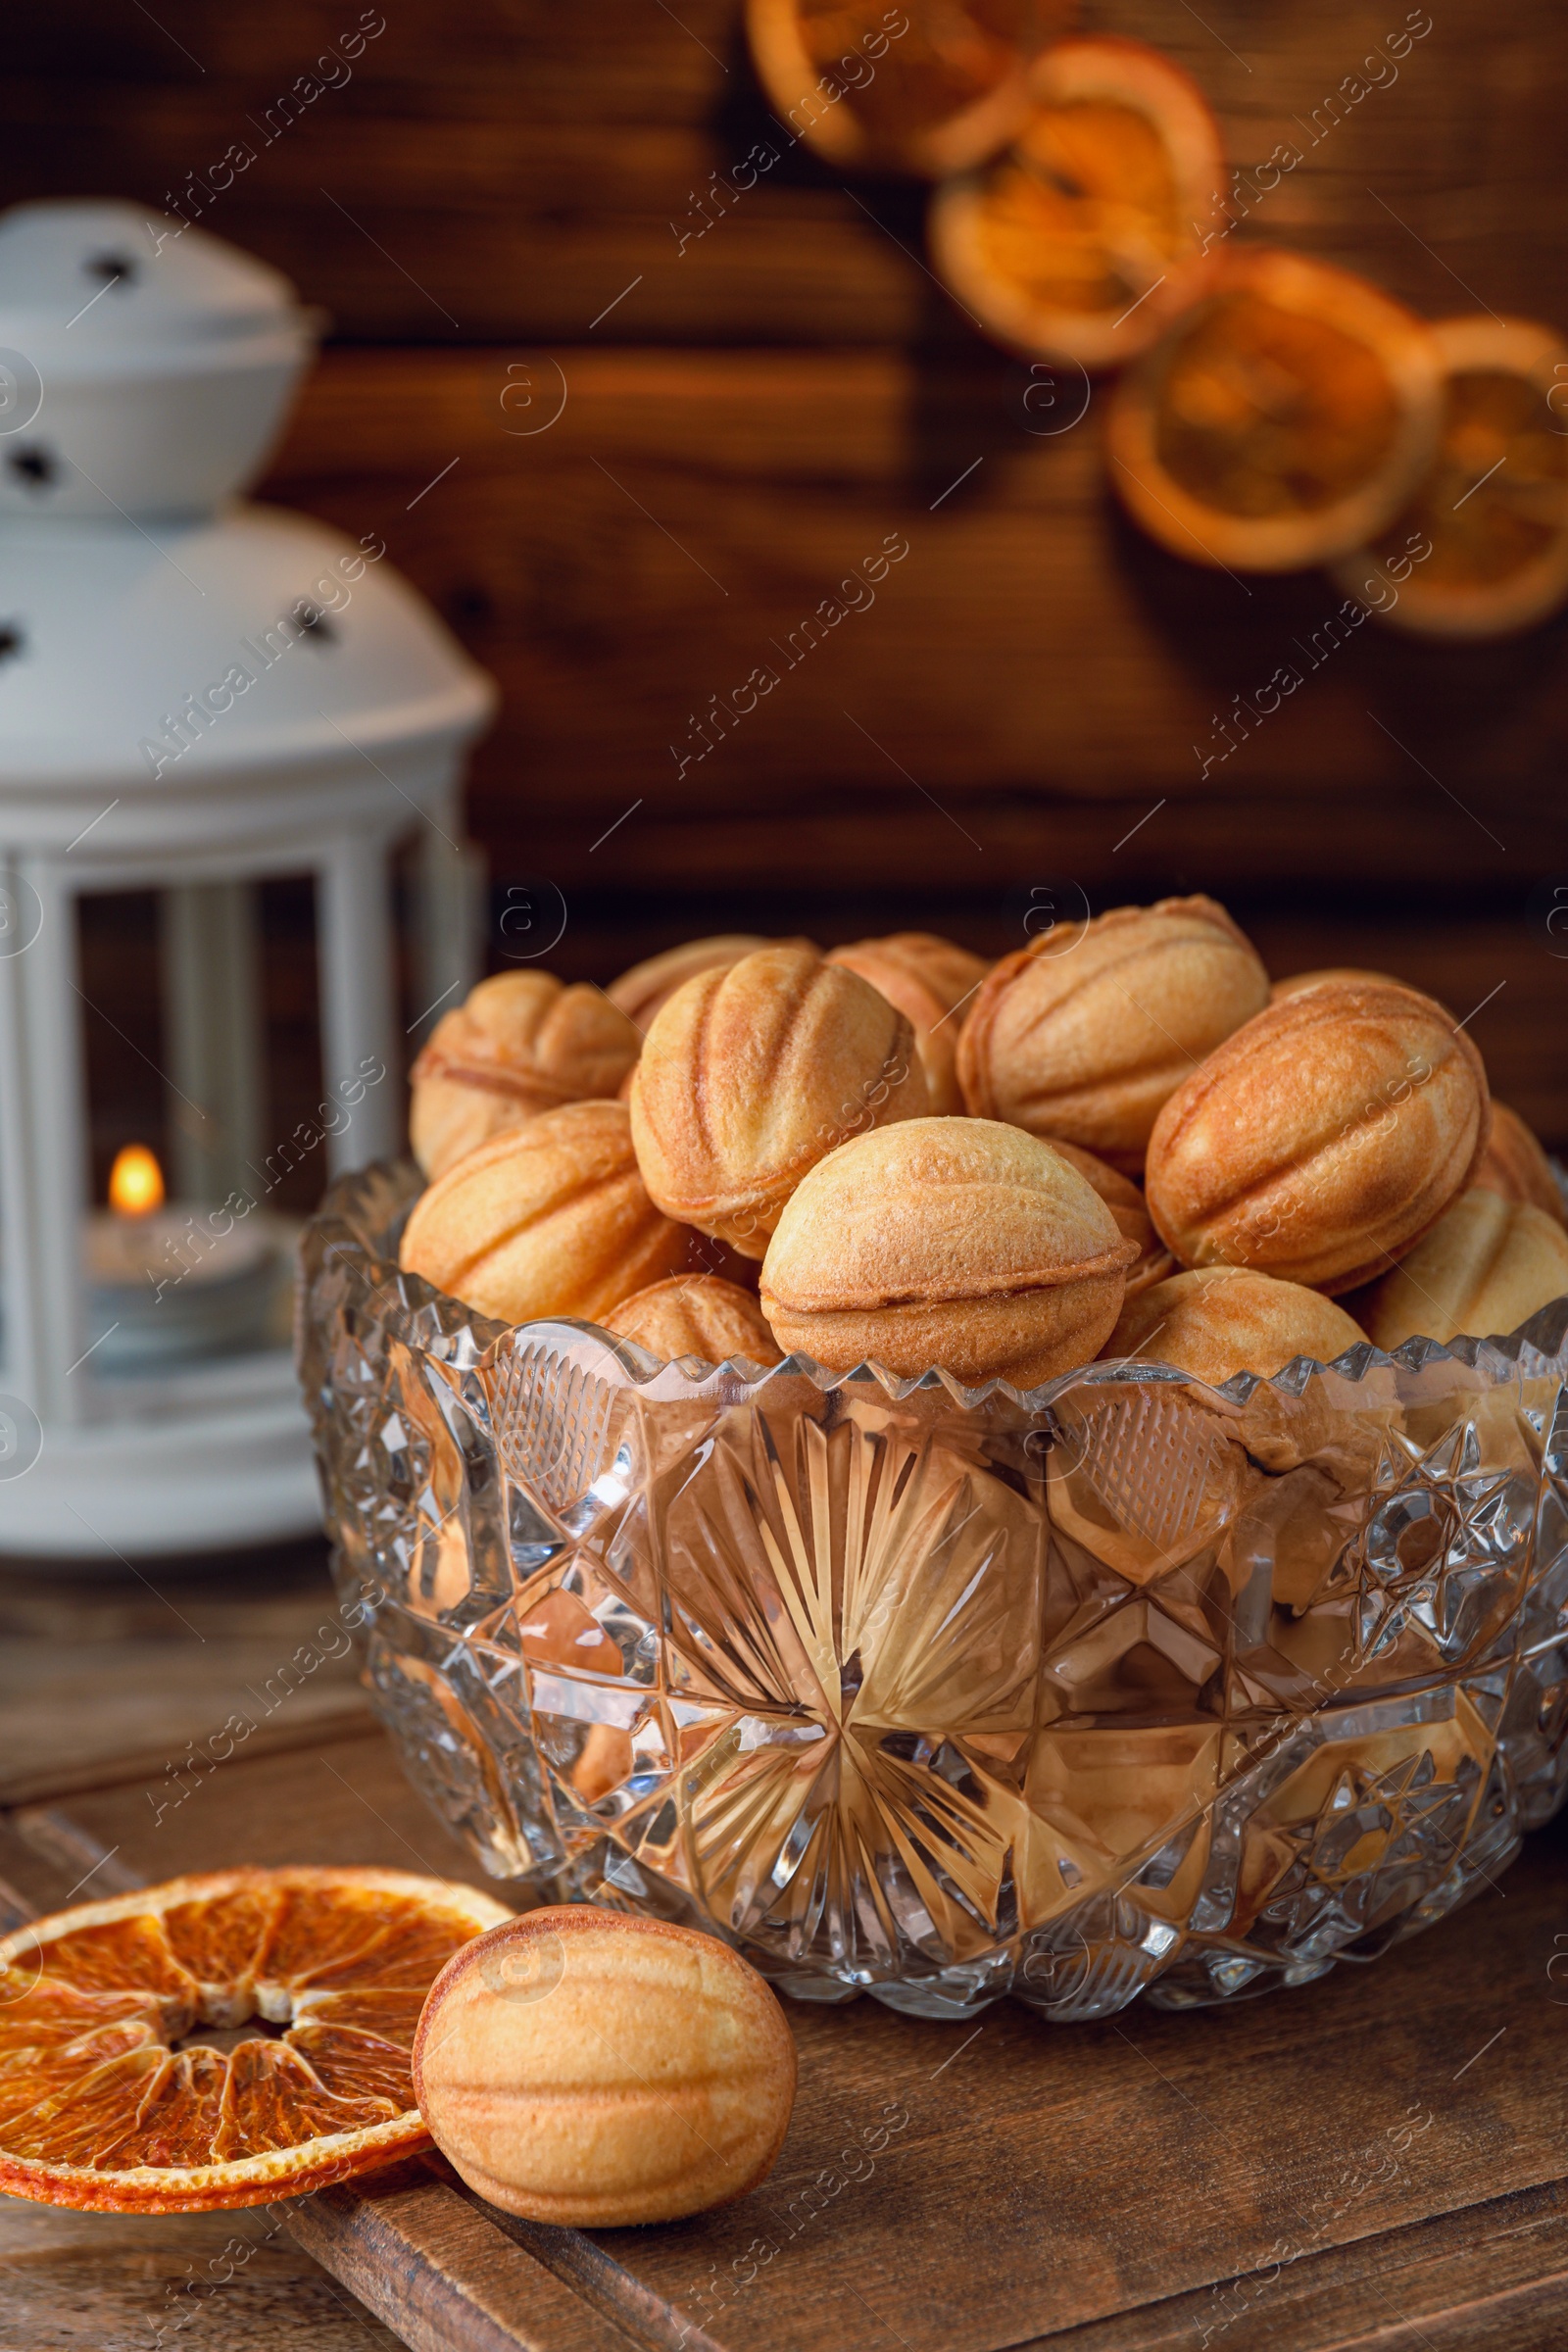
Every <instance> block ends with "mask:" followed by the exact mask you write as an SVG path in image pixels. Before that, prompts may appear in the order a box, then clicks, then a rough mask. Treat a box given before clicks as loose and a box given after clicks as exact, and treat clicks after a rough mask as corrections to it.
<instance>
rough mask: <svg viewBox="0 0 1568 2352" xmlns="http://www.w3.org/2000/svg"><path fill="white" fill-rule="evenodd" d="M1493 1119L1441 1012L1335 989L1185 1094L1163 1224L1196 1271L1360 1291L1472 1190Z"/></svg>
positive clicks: (1201, 1073) (1245, 1033)
mask: <svg viewBox="0 0 1568 2352" xmlns="http://www.w3.org/2000/svg"><path fill="white" fill-rule="evenodd" d="M1490 1113H1491V1104H1490V1098H1489V1095H1488V1090H1487V1074H1486V1070H1485V1068H1484V1067H1483V1065H1482V1060H1481V1056H1480V1054H1478V1053H1477V1052H1476V1049H1475V1047H1474V1046H1473V1045H1472V1044H1471V1042H1470V1039H1469V1038H1468V1037H1467V1036H1466V1035H1465V1033H1464V1031H1463V1030H1460V1029H1455V1027H1454V1025H1453V1023H1452V1021H1451V1020H1450V1019H1449V1017H1448V1015H1447V1013H1446V1011H1445V1010H1444V1008H1443V1006H1442V1005H1439V1004H1437V1003H1435V1002H1434V1000H1433V999H1432V998H1431V997H1423V996H1420V995H1418V994H1417V992H1416V991H1415V990H1414V989H1413V988H1400V987H1394V986H1388V985H1383V984H1380V983H1378V982H1375V981H1325V982H1324V983H1323V984H1322V986H1321V987H1317V988H1311V989H1306V990H1304V991H1302V992H1301V993H1300V994H1299V995H1298V996H1293V997H1284V998H1282V999H1281V1000H1280V1002H1279V1003H1278V1004H1276V1005H1270V1006H1269V1007H1268V1009H1267V1011H1266V1012H1260V1013H1258V1014H1257V1016H1256V1017H1255V1019H1253V1020H1250V1021H1249V1022H1248V1023H1247V1025H1246V1027H1245V1028H1242V1029H1238V1030H1237V1031H1236V1032H1235V1033H1234V1034H1233V1035H1232V1036H1230V1037H1228V1038H1227V1039H1226V1040H1225V1042H1224V1043H1223V1044H1222V1045H1220V1046H1218V1047H1216V1049H1215V1050H1214V1052H1213V1053H1212V1054H1209V1055H1208V1057H1207V1059H1206V1060H1205V1061H1203V1062H1202V1063H1201V1065H1200V1066H1199V1067H1198V1068H1197V1069H1196V1070H1194V1071H1193V1072H1192V1074H1191V1076H1190V1077H1188V1078H1186V1079H1185V1080H1184V1081H1183V1082H1182V1084H1181V1085H1180V1086H1178V1087H1177V1089H1176V1091H1175V1093H1174V1094H1173V1095H1172V1096H1171V1097H1170V1100H1169V1101H1168V1102H1167V1103H1166V1104H1165V1106H1164V1108H1163V1109H1162V1110H1161V1111H1160V1114H1159V1116H1158V1118H1157V1120H1156V1121H1155V1123H1154V1131H1153V1134H1152V1137H1151V1138H1150V1145H1149V1167H1148V1172H1147V1178H1146V1198H1147V1199H1148V1201H1149V1209H1150V1214H1151V1215H1152V1218H1153V1220H1154V1223H1155V1225H1156V1227H1157V1228H1158V1230H1159V1233H1160V1235H1161V1237H1162V1239H1163V1240H1164V1242H1165V1243H1166V1245H1167V1247H1168V1248H1169V1249H1170V1250H1173V1251H1174V1252H1175V1254H1176V1256H1177V1257H1178V1258H1179V1259H1180V1261H1181V1263H1182V1264H1183V1265H1184V1266H1216V1265H1239V1266H1250V1267H1251V1268H1252V1269H1253V1271H1254V1272H1256V1273H1259V1274H1273V1275H1277V1276H1279V1277H1280V1278H1281V1280H1283V1281H1288V1282H1302V1283H1306V1284H1308V1285H1309V1286H1310V1287H1311V1288H1313V1289H1314V1290H1321V1291H1327V1292H1329V1293H1330V1294H1331V1295H1336V1294H1338V1293H1339V1292H1341V1291H1349V1290H1354V1289H1356V1288H1357V1286H1358V1285H1360V1284H1361V1283H1364V1282H1366V1281H1367V1280H1368V1279H1369V1278H1370V1277H1372V1276H1374V1275H1376V1274H1379V1273H1381V1272H1382V1271H1383V1270H1384V1269H1385V1268H1386V1267H1387V1266H1388V1265H1389V1264H1390V1263H1391V1262H1392V1261H1393V1260H1394V1259H1395V1258H1397V1257H1398V1256H1399V1255H1400V1254H1401V1253H1402V1252H1403V1251H1404V1250H1408V1249H1409V1248H1410V1246H1411V1244H1412V1243H1413V1242H1415V1241H1417V1240H1419V1238H1420V1236H1421V1235H1422V1234H1423V1233H1425V1232H1426V1230H1427V1228H1428V1227H1429V1226H1431V1225H1434V1224H1436V1222H1437V1220H1438V1218H1439V1217H1441V1216H1442V1214H1443V1212H1444V1210H1445V1209H1446V1207H1447V1206H1448V1204H1449V1202H1450V1201H1453V1200H1455V1199H1456V1198H1457V1196H1458V1195H1459V1194H1460V1193H1461V1192H1463V1190H1464V1189H1465V1187H1466V1185H1468V1184H1469V1183H1470V1182H1471V1180H1472V1177H1473V1175H1474V1173H1475V1170H1476V1168H1477V1167H1478V1166H1479V1164H1480V1162H1481V1158H1482V1155H1483V1154H1484V1152H1485V1151H1486V1148H1487V1135H1488V1129H1489V1125H1490Z"/></svg>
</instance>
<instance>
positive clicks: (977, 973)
mask: <svg viewBox="0 0 1568 2352" xmlns="http://www.w3.org/2000/svg"><path fill="white" fill-rule="evenodd" d="M827 959H828V961H829V963H842V964H843V965H844V967H845V969H846V971H851V972H858V973H859V975H860V978H861V979H862V980H869V981H870V983H871V986H872V987H873V988H875V989H878V990H880V991H881V993H882V995H883V996H884V997H886V999H887V1001H888V1003H889V1004H890V1005H897V1006H898V1008H899V1010H900V1011H901V1012H903V1013H907V1015H908V1018H909V1022H910V1025H911V1026H912V1028H913V1030H914V1045H915V1052H916V1053H917V1054H919V1056H920V1062H921V1066H922V1068H923V1069H924V1071H925V1085H926V1097H927V1102H928V1105H929V1107H930V1109H931V1110H932V1111H933V1112H934V1113H937V1114H941V1113H945V1112H948V1111H959V1110H962V1108H963V1095H962V1092H961V1090H960V1089H959V1086H958V1076H957V1068H956V1064H957V1058H958V1038H959V1034H960V1032H961V1030H962V1027H963V1014H962V1012H961V1011H960V1010H959V1007H960V1006H961V1005H963V1002H964V1000H965V998H967V997H970V996H972V995H973V993H974V991H975V990H976V989H977V988H978V987H979V985H980V982H981V981H982V980H983V979H984V978H985V976H986V974H987V972H988V971H989V970H990V969H991V966H990V964H989V963H988V962H987V960H986V958H985V957H984V956H971V955H970V953H969V951H968V949H967V948H958V947H955V946H954V944H953V942H952V940H951V939H939V938H938V937H937V935H936V933H935V932H934V931H895V932H893V933H891V934H890V936H889V937H888V938H886V939H857V940H854V941H852V942H851V944H850V946H849V947H847V948H831V949H829V951H828V958H827Z"/></svg>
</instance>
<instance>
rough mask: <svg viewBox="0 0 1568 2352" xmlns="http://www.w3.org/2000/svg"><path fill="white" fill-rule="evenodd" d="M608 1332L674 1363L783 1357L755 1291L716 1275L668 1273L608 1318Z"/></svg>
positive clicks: (765, 1361)
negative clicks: (687, 1358) (693, 1358)
mask: <svg viewBox="0 0 1568 2352" xmlns="http://www.w3.org/2000/svg"><path fill="white" fill-rule="evenodd" d="M605 1329H606V1330H607V1331H613V1332H614V1333H615V1335H616V1337H617V1338H619V1339H623V1340H635V1341H636V1343H637V1345H638V1347H639V1348H647V1349H648V1352H649V1354H650V1355H660V1356H662V1357H663V1359H664V1361H665V1362H666V1363H671V1364H672V1363H674V1362H675V1361H676V1360H677V1358H678V1357H680V1356H683V1355H699V1356H701V1357H702V1359H703V1361H704V1363H706V1364H722V1363H725V1362H727V1361H728V1359H729V1357H730V1356H732V1355H739V1356H744V1357H745V1358H746V1360H747V1361H748V1362H749V1363H753V1364H776V1363H777V1362H778V1361H779V1358H780V1350H779V1347H778V1343H777V1341H776V1340H775V1339H774V1337H773V1334H772V1333H771V1332H770V1331H769V1329H768V1327H767V1325H766V1324H765V1323H764V1322H763V1320H762V1310H761V1308H760V1306H759V1305H758V1303H757V1298H756V1295H755V1293H753V1292H751V1291H743V1290H740V1289H738V1288H737V1286H736V1285H735V1284H734V1283H733V1282H725V1281H724V1280H723V1279H722V1277H721V1276H719V1275H717V1274H669V1275H666V1276H665V1278H664V1280H663V1281H662V1282H655V1283H650V1285H649V1287H648V1289H647V1290H646V1291H636V1292H634V1293H633V1295H632V1297H631V1298H629V1299H622V1301H621V1303H620V1305H619V1306H617V1307H616V1308H615V1310H614V1312H613V1314H610V1315H607V1316H606V1317H605Z"/></svg>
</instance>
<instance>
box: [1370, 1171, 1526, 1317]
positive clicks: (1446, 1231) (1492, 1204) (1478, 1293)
mask: <svg viewBox="0 0 1568 2352" xmlns="http://www.w3.org/2000/svg"><path fill="white" fill-rule="evenodd" d="M1565 1294H1568V1233H1565V1232H1564V1231H1563V1228H1562V1226H1561V1225H1560V1223H1559V1222H1558V1220H1557V1219H1556V1218H1555V1217H1548V1216H1547V1214H1546V1212H1545V1210H1544V1208H1537V1207H1536V1205H1535V1203H1534V1201H1506V1200H1504V1199H1503V1197H1502V1195H1501V1194H1500V1193H1495V1192H1492V1191H1490V1190H1487V1189H1485V1188H1483V1187H1482V1186H1481V1185H1479V1184H1477V1185H1473V1186H1472V1187H1471V1188H1470V1190H1469V1191H1468V1192H1467V1193H1464V1194H1462V1195H1461V1197H1460V1198H1459V1199H1458V1200H1457V1201H1454V1203H1453V1205H1452V1207H1451V1208H1450V1209H1448V1210H1447V1212H1446V1214H1445V1215H1444V1216H1442V1217H1440V1218H1439V1220H1438V1222H1437V1224H1436V1225H1434V1226H1433V1227H1432V1228H1431V1230H1430V1231H1429V1232H1428V1233H1425V1234H1424V1235H1423V1236H1422V1238H1421V1239H1420V1241H1418V1242H1417V1243H1416V1245H1415V1247H1414V1249H1413V1250H1406V1251H1405V1253H1404V1255H1403V1256H1402V1257H1401V1258H1400V1260H1399V1262H1398V1264H1397V1266H1395V1267H1394V1269H1393V1270H1392V1272H1390V1273H1388V1274H1385V1275H1383V1276H1382V1277H1381V1279H1380V1280H1379V1281H1377V1282H1374V1283H1372V1284H1370V1285H1369V1286H1368V1288H1367V1289H1366V1290H1364V1291H1363V1292H1362V1293H1361V1294H1360V1296H1359V1298H1358V1299H1356V1300H1355V1307H1356V1312H1357V1313H1358V1314H1359V1316H1360V1318H1361V1321H1362V1323H1363V1324H1364V1325H1365V1327H1366V1333H1367V1337H1368V1338H1369V1339H1370V1340H1371V1341H1372V1343H1373V1345H1374V1346H1375V1347H1378V1348H1388V1349H1393V1348H1399V1347H1402V1346H1403V1344H1404V1342H1405V1341H1406V1340H1413V1339H1418V1338H1419V1339H1425V1340H1442V1341H1445V1342H1446V1341H1448V1340H1456V1339H1459V1338H1461V1337H1467V1338H1471V1339H1478V1340H1485V1339H1492V1338H1495V1337H1506V1335H1507V1334H1508V1333H1509V1332H1512V1331H1517V1330H1518V1328H1519V1326H1520V1324H1521V1323H1527V1322H1528V1321H1529V1320H1530V1317H1531V1316H1532V1315H1533V1314H1535V1313H1536V1311H1537V1310H1538V1308H1540V1307H1543V1306H1549V1305H1550V1303H1551V1301H1552V1299H1560V1298H1562V1297H1563V1296H1564V1295H1565Z"/></svg>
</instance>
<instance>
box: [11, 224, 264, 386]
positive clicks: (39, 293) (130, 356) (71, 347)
mask: <svg viewBox="0 0 1568 2352" xmlns="http://www.w3.org/2000/svg"><path fill="white" fill-rule="evenodd" d="M302 315H303V314H302V313H301V309H300V304H299V301H298V299H297V297H296V295H295V292H294V288H293V286H292V285H291V284H290V283H289V281H288V279H287V278H286V277H284V276H283V275H282V273H281V272H280V271H279V270H272V269H270V268H269V266H268V265H267V263H265V262H259V261H257V260H255V259H254V257H253V256H252V255H250V254H248V253H241V252H240V251H239V249H238V247H237V246H233V245H229V244H226V243H225V242H224V241H223V239H222V238H221V237H214V236H210V235H209V234H208V233H207V231H206V230H205V229H201V228H195V227H192V226H191V225H189V224H188V223H187V222H183V221H168V220H165V219H163V218H162V217H161V216H160V215H158V214H157V213H155V212H152V211H150V210H149V208H148V207H146V206H145V205H139V204H126V203H122V202H119V201H109V202H105V201H102V200H97V199H94V200H91V201H83V202H74V201H72V202H66V203H61V202H58V201H52V200H46V201H43V202H40V203H35V204H19V205H14V206H13V207H12V208H11V210H10V211H9V212H6V213H3V214H0V344H7V345H16V346H18V347H19V348H20V349H21V350H22V351H23V352H24V353H25V356H26V357H27V358H29V359H30V360H31V361H32V362H33V364H34V366H35V367H36V368H38V370H39V372H40V373H41V374H42V376H43V377H44V379H45V381H46V382H47V381H48V380H49V379H50V378H51V377H52V376H55V375H57V374H60V373H62V372H65V373H69V374H70V375H71V376H72V377H73V378H75V377H79V376H81V375H83V374H87V373H94V372H98V371H100V370H107V371H113V372H118V371H119V370H120V369H121V368H124V367H125V366H126V365H127V364H131V365H133V364H134V361H135V359H136V357H137V356H138V355H141V356H144V357H146V358H147V359H149V360H151V361H152V362H153V364H154V365H156V367H157V368H159V369H160V371H163V370H167V369H168V368H169V367H170V366H171V363H173V364H175V365H177V364H178V362H179V361H180V360H181V359H182V358H184V357H188V356H193V355H194V354H195V353H198V352H200V351H201V350H203V349H211V348H212V347H213V346H214V345H217V344H221V343H224V342H232V341H234V340H235V339H236V338H239V337H243V336H250V335H255V334H257V333H262V332H266V331H269V330H272V329H276V328H277V327H279V326H291V325H293V324H294V323H295V322H296V321H297V320H298V319H300V318H301V317H302Z"/></svg>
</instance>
